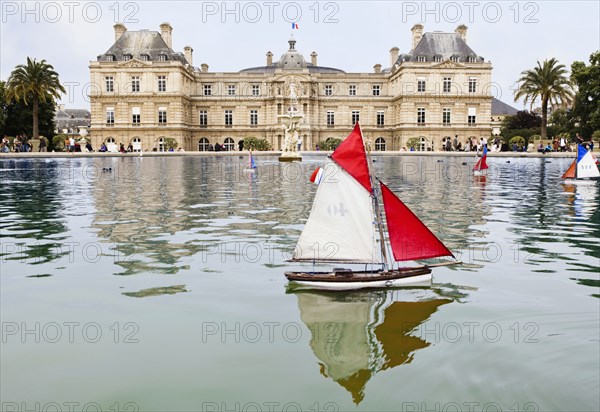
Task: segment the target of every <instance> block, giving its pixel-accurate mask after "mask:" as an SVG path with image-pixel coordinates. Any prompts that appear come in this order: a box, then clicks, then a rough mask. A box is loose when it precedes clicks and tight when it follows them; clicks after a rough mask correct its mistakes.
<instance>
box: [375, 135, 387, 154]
mask: <svg viewBox="0 0 600 412" xmlns="http://www.w3.org/2000/svg"><path fill="white" fill-rule="evenodd" d="M375 151H376V152H383V151H385V139H384V138H383V137H378V138H377V139H376V140H375Z"/></svg>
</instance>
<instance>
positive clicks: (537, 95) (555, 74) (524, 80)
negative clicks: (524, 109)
mask: <svg viewBox="0 0 600 412" xmlns="http://www.w3.org/2000/svg"><path fill="white" fill-rule="evenodd" d="M566 73H567V70H566V69H565V66H564V65H563V64H558V61H557V60H556V59H555V58H552V59H550V60H544V63H543V64H540V62H539V61H538V62H537V67H535V68H534V69H533V70H525V71H523V72H521V78H520V79H519V80H518V81H517V83H519V88H518V89H517V90H516V91H515V102H516V101H518V100H519V99H520V98H521V97H524V98H525V103H526V104H527V102H531V106H533V103H534V102H535V101H536V100H537V99H540V100H541V102H542V132H541V136H542V140H545V139H546V124H547V122H548V103H549V102H551V103H554V104H556V105H559V106H563V107H564V106H566V105H567V104H568V103H570V102H571V101H572V100H573V89H572V84H571V81H570V80H569V78H568V77H567V76H566Z"/></svg>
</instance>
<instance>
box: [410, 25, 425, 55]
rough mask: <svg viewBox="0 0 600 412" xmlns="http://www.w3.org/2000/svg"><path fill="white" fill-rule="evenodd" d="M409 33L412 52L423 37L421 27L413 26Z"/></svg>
mask: <svg viewBox="0 0 600 412" xmlns="http://www.w3.org/2000/svg"><path fill="white" fill-rule="evenodd" d="M410 31H412V50H414V49H415V47H417V44H419V42H420V41H421V37H423V25H422V24H415V25H414V26H413V27H412V29H410Z"/></svg>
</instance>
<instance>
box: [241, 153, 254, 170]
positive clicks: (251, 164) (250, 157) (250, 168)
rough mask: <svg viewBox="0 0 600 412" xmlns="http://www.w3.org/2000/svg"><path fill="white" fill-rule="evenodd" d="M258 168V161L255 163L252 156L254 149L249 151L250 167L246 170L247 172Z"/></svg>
mask: <svg viewBox="0 0 600 412" xmlns="http://www.w3.org/2000/svg"><path fill="white" fill-rule="evenodd" d="M255 169H256V163H254V157H253V156H252V150H251V151H250V152H249V153H248V167H247V168H246V169H244V170H246V171H247V172H254V170H255Z"/></svg>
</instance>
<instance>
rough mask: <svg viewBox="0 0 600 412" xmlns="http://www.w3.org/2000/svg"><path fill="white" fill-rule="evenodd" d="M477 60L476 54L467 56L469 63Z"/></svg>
mask: <svg viewBox="0 0 600 412" xmlns="http://www.w3.org/2000/svg"><path fill="white" fill-rule="evenodd" d="M475 61H476V58H475V56H473V55H471V56H469V57H467V62H469V63H475Z"/></svg>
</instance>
